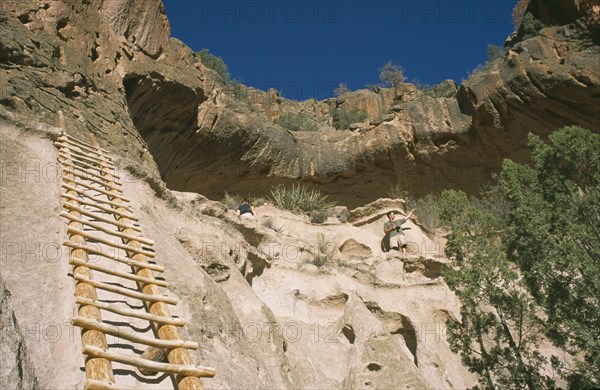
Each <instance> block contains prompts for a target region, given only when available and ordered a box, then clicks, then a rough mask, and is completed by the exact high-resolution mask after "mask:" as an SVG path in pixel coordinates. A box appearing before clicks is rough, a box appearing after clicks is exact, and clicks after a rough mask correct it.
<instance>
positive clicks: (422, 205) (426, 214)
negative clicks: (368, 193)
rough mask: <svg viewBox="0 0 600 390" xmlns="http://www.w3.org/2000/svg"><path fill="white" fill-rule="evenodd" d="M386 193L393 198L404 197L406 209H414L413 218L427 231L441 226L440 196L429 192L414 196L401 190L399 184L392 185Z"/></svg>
mask: <svg viewBox="0 0 600 390" xmlns="http://www.w3.org/2000/svg"><path fill="white" fill-rule="evenodd" d="M388 195H389V196H390V197H391V198H393V199H404V201H405V202H406V203H405V205H404V207H405V209H406V210H412V209H415V213H414V215H415V218H416V219H417V220H418V222H419V223H420V224H421V225H422V226H423V227H424V228H425V229H426V230H427V231H429V232H434V231H435V229H437V228H438V227H440V226H441V222H440V212H441V209H440V196H439V195H436V194H433V193H430V194H426V195H424V196H420V197H415V196H413V195H411V194H410V192H408V191H406V190H403V189H402V187H401V186H400V184H396V185H394V186H392V187H391V188H390V189H389V190H388Z"/></svg>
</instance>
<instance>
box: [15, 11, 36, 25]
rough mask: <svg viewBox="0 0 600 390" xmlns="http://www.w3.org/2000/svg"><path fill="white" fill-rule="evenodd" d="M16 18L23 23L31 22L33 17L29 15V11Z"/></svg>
mask: <svg viewBox="0 0 600 390" xmlns="http://www.w3.org/2000/svg"><path fill="white" fill-rule="evenodd" d="M17 19H19V21H20V22H21V23H23V24H27V23H31V22H33V18H32V17H31V15H29V12H28V13H26V14H21V15H19V16H17Z"/></svg>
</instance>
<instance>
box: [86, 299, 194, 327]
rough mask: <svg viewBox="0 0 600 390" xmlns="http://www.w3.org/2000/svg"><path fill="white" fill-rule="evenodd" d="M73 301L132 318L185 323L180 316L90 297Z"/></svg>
mask: <svg viewBox="0 0 600 390" xmlns="http://www.w3.org/2000/svg"><path fill="white" fill-rule="evenodd" d="M75 303H77V304H79V305H89V306H95V307H97V308H99V309H102V310H106V311H110V312H111V313H116V314H120V315H122V316H125V317H133V318H139V319H141V320H147V321H152V322H156V323H157V324H163V325H173V326H184V325H185V321H184V320H183V319H181V318H171V317H164V316H157V315H155V314H151V313H147V312H144V311H136V310H129V309H125V308H121V307H118V306H115V305H109V304H108V303H104V302H99V301H94V300H92V299H87V298H83V297H77V298H76V299H75Z"/></svg>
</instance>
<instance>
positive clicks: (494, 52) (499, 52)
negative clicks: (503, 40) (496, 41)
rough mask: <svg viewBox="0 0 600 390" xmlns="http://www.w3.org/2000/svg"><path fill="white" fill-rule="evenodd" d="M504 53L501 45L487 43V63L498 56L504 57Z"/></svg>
mask: <svg viewBox="0 0 600 390" xmlns="http://www.w3.org/2000/svg"><path fill="white" fill-rule="evenodd" d="M503 55H504V49H503V48H501V47H500V46H496V45H492V44H488V45H487V63H488V64H489V63H490V62H493V61H495V60H497V59H498V58H502V56H503Z"/></svg>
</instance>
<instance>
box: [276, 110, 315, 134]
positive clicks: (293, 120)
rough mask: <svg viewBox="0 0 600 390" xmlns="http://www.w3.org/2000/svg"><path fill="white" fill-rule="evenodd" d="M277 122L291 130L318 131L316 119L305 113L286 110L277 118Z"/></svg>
mask: <svg viewBox="0 0 600 390" xmlns="http://www.w3.org/2000/svg"><path fill="white" fill-rule="evenodd" d="M274 122H275V124H277V125H279V126H281V127H283V128H285V129H288V130H291V131H316V130H318V127H317V125H316V123H315V122H314V120H313V119H312V118H311V117H310V116H308V115H307V114H304V113H301V112H299V113H295V112H286V113H285V114H282V115H281V116H280V117H279V118H277V119H275V121H274Z"/></svg>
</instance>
